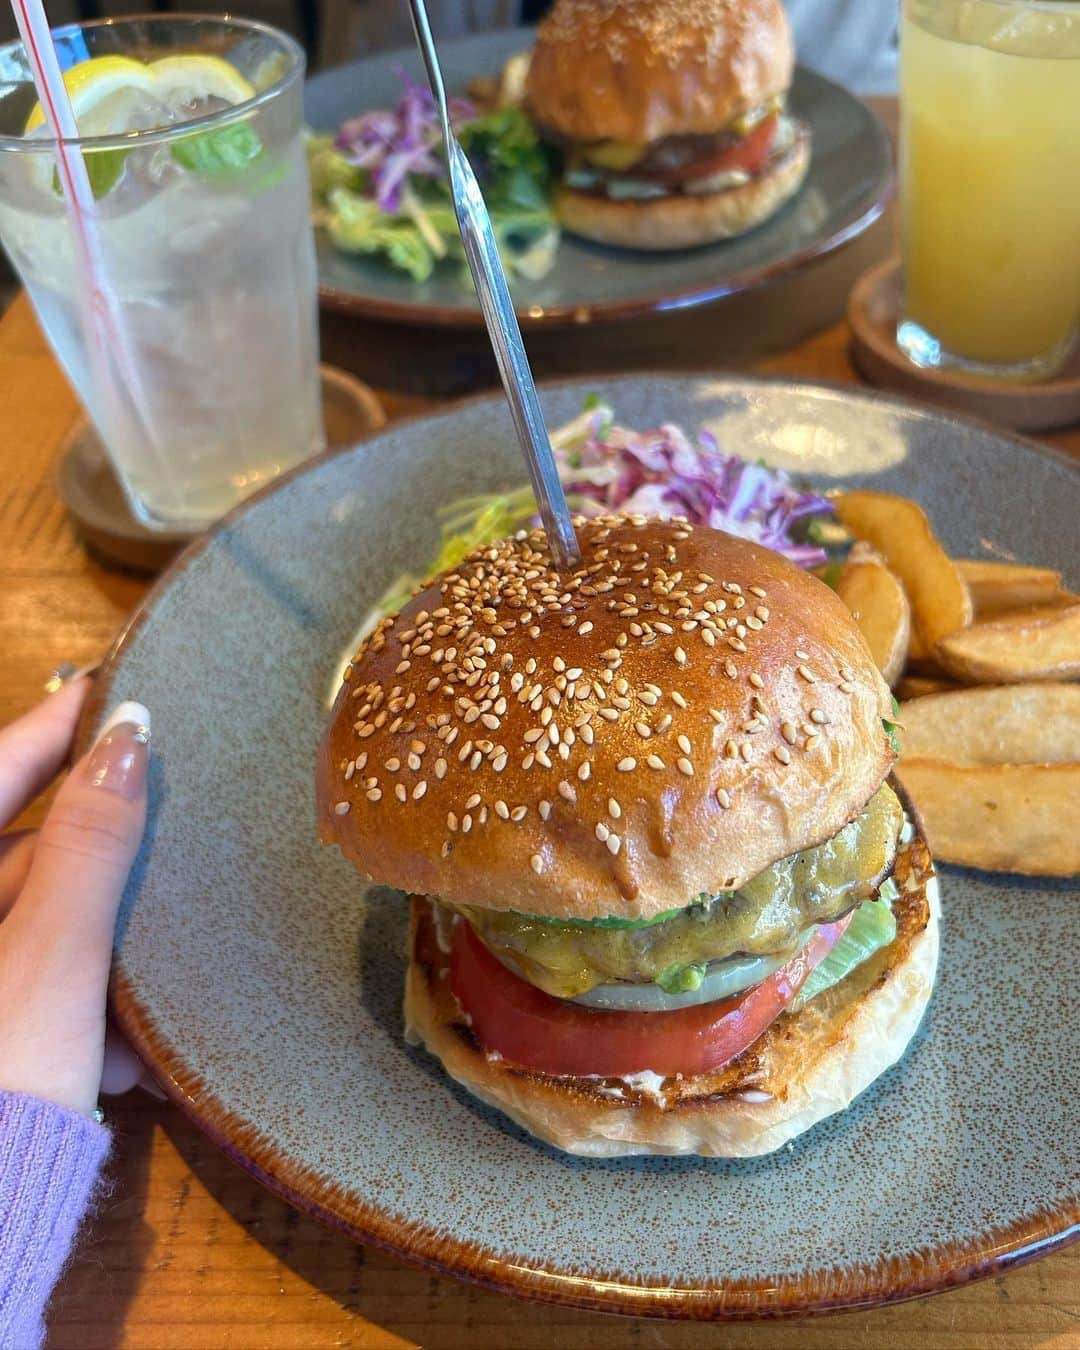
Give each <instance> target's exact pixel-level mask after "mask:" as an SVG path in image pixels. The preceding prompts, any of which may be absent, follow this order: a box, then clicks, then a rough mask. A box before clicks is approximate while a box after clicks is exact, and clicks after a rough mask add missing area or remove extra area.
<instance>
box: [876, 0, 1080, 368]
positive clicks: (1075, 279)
mask: <svg viewBox="0 0 1080 1350" xmlns="http://www.w3.org/2000/svg"><path fill="white" fill-rule="evenodd" d="M902 9H903V17H902V23H901V47H900V193H901V208H902V235H903V255H904V300H903V312H902V315H901V321H900V324H899V327H898V329H897V335H896V336H897V342H898V344H899V346H900V348H901V350H903V351H904V353H905V354H906V355H907V357H908V358H909V359H910V360H912V361H914V362H915V363H916V364H918V365H922V366H937V367H946V366H952V367H961V368H964V369H967V370H971V371H976V372H981V373H984V374H988V375H996V376H1001V377H1004V378H1013V379H1041V378H1046V377H1047V376H1049V375H1052V374H1053V373H1054V372H1055V371H1057V370H1059V369H1060V367H1061V366H1062V364H1063V363H1064V361H1065V360H1066V358H1067V357H1068V355H1069V351H1070V348H1071V346H1072V344H1073V342H1074V341H1075V340H1076V335H1077V330H1078V326H1080V0H902Z"/></svg>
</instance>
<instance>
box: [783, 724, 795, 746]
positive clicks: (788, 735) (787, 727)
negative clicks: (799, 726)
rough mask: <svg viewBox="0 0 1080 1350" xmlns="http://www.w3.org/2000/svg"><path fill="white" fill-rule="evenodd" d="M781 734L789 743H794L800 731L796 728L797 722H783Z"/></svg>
mask: <svg viewBox="0 0 1080 1350" xmlns="http://www.w3.org/2000/svg"><path fill="white" fill-rule="evenodd" d="M780 735H781V736H783V738H784V740H785V741H787V743H788V745H794V744H795V741H796V739H797V735H798V733H797V732H796V730H795V723H794V722H781V723H780Z"/></svg>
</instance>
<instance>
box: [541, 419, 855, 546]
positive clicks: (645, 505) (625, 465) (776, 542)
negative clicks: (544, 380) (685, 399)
mask: <svg viewBox="0 0 1080 1350" xmlns="http://www.w3.org/2000/svg"><path fill="white" fill-rule="evenodd" d="M556 457H557V459H558V460H559V474H560V477H561V478H562V481H563V485H564V487H565V488H566V491H567V493H568V494H570V495H572V496H573V497H574V498H576V499H577V501H576V502H575V504H576V505H580V506H581V509H583V510H584V511H585V512H586V513H587V514H597V515H599V514H603V513H605V512H608V511H620V512H627V513H629V514H641V515H647V516H685V517H686V519H687V520H689V521H690V522H691V523H693V524H695V525H710V526H712V527H713V528H714V529H718V530H726V531H727V532H728V533H729V534H736V535H739V536H740V537H741V538H743V539H749V540H752V541H753V542H754V543H757V544H762V545H764V547H766V548H771V549H775V550H776V551H777V552H778V553H782V554H784V556H785V557H787V558H790V559H791V561H792V562H794V563H797V564H798V565H799V566H800V567H816V566H817V565H819V564H820V563H823V562H825V561H826V558H827V555H826V553H825V550H824V549H822V548H819V547H818V546H817V545H816V544H813V543H810V542H808V541H806V540H805V539H803V538H797V537H795V535H794V534H793V530H794V527H795V526H796V525H797V524H798V523H799V522H800V521H802V520H804V519H805V518H806V517H808V516H813V515H820V514H823V513H827V514H829V515H832V514H833V508H832V505H831V504H830V503H829V502H828V500H827V499H826V498H824V497H820V496H818V495H817V494H816V493H812V492H800V491H799V490H798V489H797V488H796V487H795V486H794V485H793V483H792V481H791V479H790V477H789V476H788V475H787V474H786V473H785V472H784V471H783V470H781V469H770V468H766V467H765V466H764V465H762V464H751V463H748V462H747V461H746V460H743V459H740V458H739V457H738V455H725V454H723V453H722V452H721V450H720V447H719V446H718V445H717V442H716V438H715V437H714V436H713V435H712V433H711V432H709V431H701V432H700V433H699V434H698V438H697V441H696V442H694V441H691V439H690V438H689V437H688V436H687V435H686V433H685V432H684V431H682V430H681V428H679V427H677V426H674V425H672V424H671V423H665V424H664V425H662V426H660V427H657V428H655V429H654V430H651V431H630V430H627V429H626V428H624V427H619V426H611V427H605V425H604V423H603V418H602V414H600V413H595V414H594V415H593V426H592V430H591V432H590V434H589V436H588V438H587V439H586V441H585V442H584V444H582V443H580V442H578V443H577V444H575V445H573V446H571V447H569V448H565V449H558V450H556Z"/></svg>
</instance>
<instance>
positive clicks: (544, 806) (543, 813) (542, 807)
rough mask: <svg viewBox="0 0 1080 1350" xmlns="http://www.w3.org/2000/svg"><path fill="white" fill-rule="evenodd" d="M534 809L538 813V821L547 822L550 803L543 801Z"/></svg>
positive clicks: (549, 813)
mask: <svg viewBox="0 0 1080 1350" xmlns="http://www.w3.org/2000/svg"><path fill="white" fill-rule="evenodd" d="M536 809H537V810H538V811H539V812H540V819H541V820H547V818H548V816H550V815H551V803H550V802H546V801H543V802H541V803H540V804H539V806H538V807H537V808H536Z"/></svg>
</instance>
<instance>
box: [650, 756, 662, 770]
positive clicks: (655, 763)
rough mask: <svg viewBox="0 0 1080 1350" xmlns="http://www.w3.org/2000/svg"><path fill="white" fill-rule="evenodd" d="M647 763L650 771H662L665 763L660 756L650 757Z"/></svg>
mask: <svg viewBox="0 0 1080 1350" xmlns="http://www.w3.org/2000/svg"><path fill="white" fill-rule="evenodd" d="M645 763H646V764H647V765H648V766H649V768H650V769H662V768H663V767H664V761H663V760H662V759H661V758H660V756H659V755H650V756H649V757H648V759H647V760H646V761H645Z"/></svg>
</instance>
